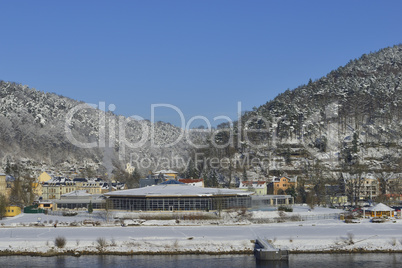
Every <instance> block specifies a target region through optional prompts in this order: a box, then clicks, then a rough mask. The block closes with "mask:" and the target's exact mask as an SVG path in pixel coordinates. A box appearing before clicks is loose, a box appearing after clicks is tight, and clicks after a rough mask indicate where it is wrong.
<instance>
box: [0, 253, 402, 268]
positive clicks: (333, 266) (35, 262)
mask: <svg viewBox="0 0 402 268" xmlns="http://www.w3.org/2000/svg"><path fill="white" fill-rule="evenodd" d="M401 263H402V254H397V253H395V254H371V253H366V254H293V255H292V254H290V255H289V261H288V262H286V261H269V262H268V261H256V260H255V258H254V256H253V255H220V256H210V255H141V256H115V255H111V256H81V257H72V256H60V257H30V256H8V257H7V256H2V257H0V267H1V268H3V267H18V268H20V267H58V268H59V267H60V268H61V267H68V268H72V267H74V268H75V267H80V268H81V267H84V268H92V267H102V268H103V267H113V268H116V267H136V268H137V267H164V268H176V267H186V268H187V267H190V268H198V267H208V268H213V267H272V268H288V267H289V268H292V267H297V268H299V267H306V268H311V267H320V268H321V267H325V268H338V267H340V266H343V267H359V268H362V267H364V268H377V267H392V268H399V267H400V264H401Z"/></svg>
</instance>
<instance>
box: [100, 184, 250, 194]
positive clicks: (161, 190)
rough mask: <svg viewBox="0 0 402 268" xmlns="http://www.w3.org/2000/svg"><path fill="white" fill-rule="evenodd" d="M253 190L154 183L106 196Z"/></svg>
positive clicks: (242, 192)
mask: <svg viewBox="0 0 402 268" xmlns="http://www.w3.org/2000/svg"><path fill="white" fill-rule="evenodd" d="M251 194H253V193H252V192H246V191H242V190H232V189H220V188H201V187H193V186H191V185H186V184H165V185H154V186H148V187H143V188H136V189H128V190H121V191H115V192H111V193H107V194H105V195H106V196H172V195H178V196H212V195H251Z"/></svg>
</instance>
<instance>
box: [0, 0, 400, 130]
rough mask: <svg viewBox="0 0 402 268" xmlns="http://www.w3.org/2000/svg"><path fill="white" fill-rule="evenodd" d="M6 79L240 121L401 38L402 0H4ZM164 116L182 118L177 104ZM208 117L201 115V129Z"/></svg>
mask: <svg viewBox="0 0 402 268" xmlns="http://www.w3.org/2000/svg"><path fill="white" fill-rule="evenodd" d="M0 10H1V16H0V34H1V37H0V79H1V80H5V81H14V82H18V83H21V84H24V85H28V86H30V87H34V88H36V89H38V90H42V91H46V92H55V93H57V94H61V95H64V96H67V97H70V98H73V99H77V100H82V101H85V102H88V103H98V102H99V101H105V102H106V104H107V105H108V104H115V106H116V110H115V113H117V114H122V115H125V116H131V115H139V116H141V117H144V118H148V119H149V118H150V114H151V104H158V103H167V104H171V105H174V106H176V107H177V108H178V109H180V110H181V111H182V112H183V114H184V116H185V118H186V122H188V120H189V119H190V118H191V117H193V116H205V117H206V118H208V119H209V120H210V121H211V123H212V124H213V125H216V124H217V123H221V122H223V121H216V122H213V118H214V117H215V116H220V115H225V116H229V117H231V118H233V119H235V118H236V114H237V103H238V102H241V103H242V110H251V109H252V108H253V106H259V105H262V104H264V103H265V102H267V101H269V100H271V99H273V98H274V97H275V96H277V95H278V94H279V93H281V92H283V91H285V90H286V89H288V88H289V89H293V88H295V87H297V86H298V85H301V84H305V83H307V82H308V80H309V79H310V78H312V79H313V80H314V79H317V78H320V77H321V76H324V75H326V74H327V73H329V72H330V71H331V70H333V69H335V68H337V67H339V66H341V65H344V64H346V63H347V62H348V61H349V60H350V59H354V58H358V57H360V56H361V55H362V54H364V53H370V52H371V51H372V52H374V51H377V50H379V49H381V48H383V47H387V46H392V45H395V44H399V43H401V42H402V35H401V32H402V28H401V25H402V16H401V15H400V11H401V10H402V2H400V1H383V2H380V1H331V2H329V1H234V0H231V1H218V0H214V1H174V0H170V1H99V0H97V1H88V0H87V1H40V0H38V1H18V0H17V1H0ZM155 115H156V120H161V121H166V122H171V123H173V124H175V125H180V119H179V116H178V115H177V114H176V112H174V111H173V110H172V109H168V108H159V109H157V110H156V111H155ZM200 124H202V122H201V121H200V120H196V121H194V122H193V124H192V125H191V126H192V127H195V126H198V125H200Z"/></svg>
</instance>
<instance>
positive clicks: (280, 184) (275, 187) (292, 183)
mask: <svg viewBox="0 0 402 268" xmlns="http://www.w3.org/2000/svg"><path fill="white" fill-rule="evenodd" d="M290 187H294V188H295V189H296V187H297V177H294V178H288V177H282V178H273V179H272V182H271V183H269V184H268V193H269V194H274V195H282V194H285V191H286V190H287V189H288V188H290Z"/></svg>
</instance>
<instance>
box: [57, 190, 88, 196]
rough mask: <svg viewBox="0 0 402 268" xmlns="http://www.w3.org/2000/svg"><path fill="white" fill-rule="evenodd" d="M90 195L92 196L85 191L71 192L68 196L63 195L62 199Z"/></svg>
mask: <svg viewBox="0 0 402 268" xmlns="http://www.w3.org/2000/svg"><path fill="white" fill-rule="evenodd" d="M90 195H91V194H88V193H87V192H86V191H85V190H75V191H72V192H69V193H67V194H62V195H61V196H62V197H78V196H81V197H84V196H85V197H87V196H90Z"/></svg>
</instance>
